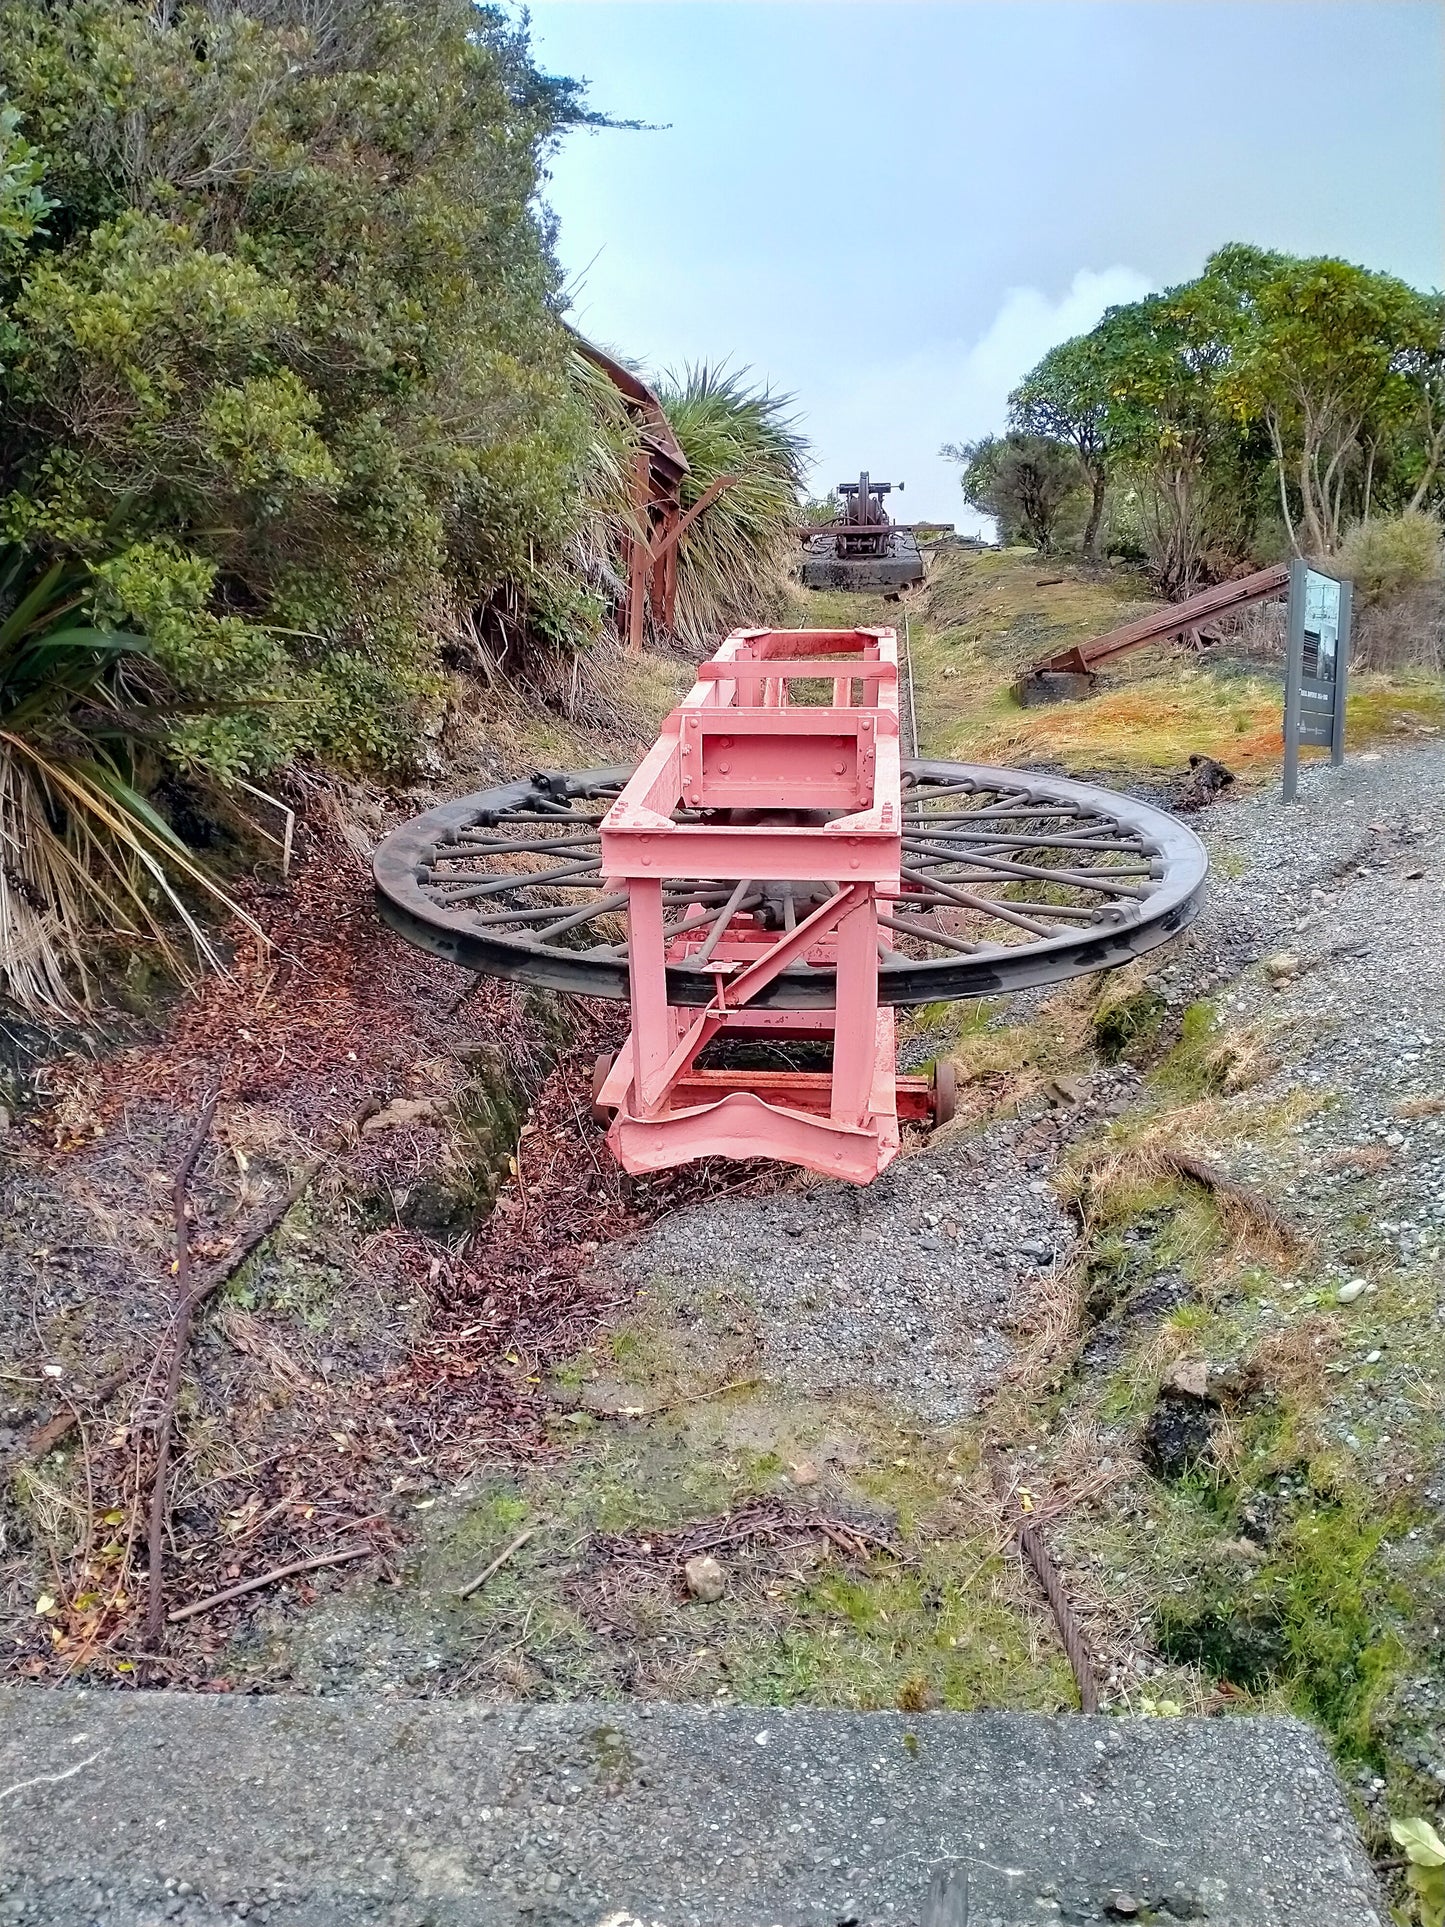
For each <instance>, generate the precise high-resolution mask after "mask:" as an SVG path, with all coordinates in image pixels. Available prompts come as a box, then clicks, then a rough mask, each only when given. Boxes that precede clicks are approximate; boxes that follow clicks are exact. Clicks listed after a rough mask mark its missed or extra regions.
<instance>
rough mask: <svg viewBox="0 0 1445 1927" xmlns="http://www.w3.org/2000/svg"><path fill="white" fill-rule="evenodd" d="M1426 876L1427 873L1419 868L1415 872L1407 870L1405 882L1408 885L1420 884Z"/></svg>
mask: <svg viewBox="0 0 1445 1927" xmlns="http://www.w3.org/2000/svg"><path fill="white" fill-rule="evenodd" d="M1424 874H1425V872H1424V871H1423V870H1421V869H1419V868H1416V869H1414V870H1407V871H1406V872H1405V881H1406V882H1407V883H1418V882H1419V881H1420V879H1421V877H1422V876H1424Z"/></svg>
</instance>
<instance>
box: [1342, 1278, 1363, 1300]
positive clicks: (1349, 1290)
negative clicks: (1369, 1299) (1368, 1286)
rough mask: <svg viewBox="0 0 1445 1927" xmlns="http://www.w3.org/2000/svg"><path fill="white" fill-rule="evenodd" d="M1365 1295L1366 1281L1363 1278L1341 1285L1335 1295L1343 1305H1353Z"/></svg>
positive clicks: (1353, 1279) (1352, 1279)
mask: <svg viewBox="0 0 1445 1927" xmlns="http://www.w3.org/2000/svg"><path fill="white" fill-rule="evenodd" d="M1364 1295H1365V1281H1364V1279H1363V1278H1351V1280H1350V1282H1349V1283H1348V1284H1347V1285H1341V1286H1340V1288H1339V1290H1338V1291H1337V1292H1336V1293H1335V1297H1336V1298H1337V1299H1338V1300H1339V1302H1340V1303H1341V1304H1342V1305H1353V1304H1354V1302H1355V1300H1356V1299H1357V1298H1363V1297H1364Z"/></svg>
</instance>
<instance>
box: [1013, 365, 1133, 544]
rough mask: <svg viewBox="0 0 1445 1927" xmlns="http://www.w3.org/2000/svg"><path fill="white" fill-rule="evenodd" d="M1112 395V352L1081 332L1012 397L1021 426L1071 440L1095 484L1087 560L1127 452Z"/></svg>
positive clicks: (1015, 422)
mask: <svg viewBox="0 0 1445 1927" xmlns="http://www.w3.org/2000/svg"><path fill="white" fill-rule="evenodd" d="M1111 400H1112V389H1111V383H1110V370H1109V357H1108V354H1107V351H1106V347H1105V343H1104V341H1103V339H1102V338H1101V337H1099V336H1097V335H1080V336H1078V337H1077V338H1076V339H1075V340H1073V341H1065V342H1061V343H1060V344H1059V346H1058V347H1057V348H1051V349H1050V350H1049V352H1048V353H1047V354H1046V355H1045V356H1044V358H1043V360H1042V361H1041V362H1040V363H1039V364H1038V366H1037V367H1036V368H1035V369H1034V371H1033V373H1032V374H1030V375H1029V376H1028V377H1027V379H1026V380H1025V381H1023V382H1021V383H1020V385H1019V386H1018V387H1017V388H1016V389H1015V390H1014V392H1013V393H1012V394H1011V395H1010V396H1009V419H1010V421H1011V423H1012V424H1013V426H1014V427H1015V428H1016V429H1019V430H1021V431H1022V432H1024V433H1026V434H1030V435H1035V436H1040V435H1041V436H1047V437H1050V438H1051V439H1053V440H1054V441H1057V442H1070V443H1072V445H1073V447H1074V450H1075V453H1076V454H1077V455H1078V458H1079V466H1080V467H1081V468H1082V470H1083V472H1084V476H1085V478H1086V479H1087V481H1088V484H1089V519H1088V522H1087V524H1086V525H1085V528H1084V534H1083V542H1082V548H1083V553H1084V557H1085V559H1086V560H1087V561H1092V560H1093V559H1094V557H1095V554H1096V552H1097V546H1098V539H1099V526H1100V523H1101V522H1102V520H1103V515H1104V497H1105V491H1106V489H1107V487H1108V482H1109V473H1110V469H1111V466H1112V465H1113V463H1114V461H1115V460H1116V459H1117V457H1118V455H1119V453H1120V452H1121V436H1120V431H1119V425H1118V422H1117V420H1116V418H1115V416H1114V413H1113V411H1112V409H1111V405H1110V404H1111Z"/></svg>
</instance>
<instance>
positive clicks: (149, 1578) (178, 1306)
mask: <svg viewBox="0 0 1445 1927" xmlns="http://www.w3.org/2000/svg"><path fill="white" fill-rule="evenodd" d="M219 1102H220V1093H219V1092H218V1091H212V1093H211V1095H210V1096H209V1097H208V1098H207V1099H206V1101H205V1103H204V1104H203V1105H202V1107H201V1115H200V1118H199V1120H198V1121H197V1124H196V1128H195V1131H194V1132H193V1133H192V1136H191V1141H190V1143H189V1144H188V1145H187V1147H186V1154H185V1156H184V1157H183V1158H182V1160H181V1164H180V1169H179V1170H178V1171H177V1172H176V1177H175V1183H174V1184H173V1185H172V1187H171V1207H172V1210H173V1211H174V1213H175V1222H176V1262H175V1287H174V1289H173V1291H172V1294H171V1299H172V1305H173V1315H172V1318H171V1325H170V1339H171V1358H170V1367H169V1369H168V1371H167V1373H166V1387H165V1393H164V1395H163V1397H162V1399H161V1412H160V1418H159V1420H158V1421H157V1424H156V1465H155V1477H154V1483H153V1484H152V1486H151V1504H150V1524H149V1528H148V1537H147V1550H148V1558H149V1562H150V1563H149V1566H148V1568H147V1571H146V1616H145V1628H144V1631H143V1632H142V1635H141V1644H142V1645H143V1646H146V1647H150V1646H155V1645H156V1644H158V1642H159V1640H160V1636H161V1625H162V1620H163V1617H164V1613H165V1598H164V1593H163V1582H162V1577H161V1558H162V1552H163V1548H164V1543H165V1531H166V1509H167V1508H166V1501H167V1496H168V1494H169V1491H170V1476H171V1434H172V1432H173V1431H174V1430H175V1419H176V1401H177V1399H178V1398H179V1397H180V1393H181V1377H182V1374H183V1373H184V1371H185V1366H186V1356H187V1353H188V1352H189V1351H190V1345H191V1327H192V1325H193V1323H194V1322H195V1311H196V1296H197V1294H195V1293H194V1292H193V1291H192V1289H191V1238H190V1232H189V1231H188V1229H187V1227H186V1202H187V1194H188V1192H189V1190H190V1183H191V1174H192V1173H193V1172H194V1170H195V1168H196V1160H197V1159H198V1158H199V1157H200V1155H201V1151H202V1149H203V1147H204V1145H205V1142H206V1139H207V1138H208V1137H209V1136H210V1132H211V1125H212V1123H213V1121H214V1119H215V1115H216V1106H217V1104H218V1103H219Z"/></svg>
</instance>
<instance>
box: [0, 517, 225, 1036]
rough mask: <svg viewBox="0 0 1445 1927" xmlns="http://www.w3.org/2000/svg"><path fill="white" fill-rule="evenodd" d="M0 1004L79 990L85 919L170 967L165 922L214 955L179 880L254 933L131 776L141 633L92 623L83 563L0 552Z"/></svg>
mask: <svg viewBox="0 0 1445 1927" xmlns="http://www.w3.org/2000/svg"><path fill="white" fill-rule="evenodd" d="M0 611H3V612H4V613H3V614H0V999H5V1000H8V1001H9V1002H10V1003H11V1004H12V1005H15V1006H17V1007H18V1008H19V1009H20V1010H22V1011H24V1012H26V1013H28V1014H30V1015H42V1014H50V1015H52V1016H53V1015H64V1016H68V1015H73V1014H75V1013H76V1012H77V1011H78V1010H79V1009H81V1008H82V1007H83V1006H84V1005H86V1004H87V1003H88V1002H90V1001H91V997H92V994H93V991H94V974H93V965H92V963H91V962H90V961H89V958H88V949H89V946H88V944H87V941H86V940H87V938H88V937H89V935H90V934H91V933H92V932H93V930H94V929H95V928H96V927H97V926H102V927H104V928H105V929H107V930H108V931H109V932H110V933H112V934H116V935H120V936H123V937H129V938H132V939H139V940H142V941H145V942H147V943H149V944H150V945H151V946H152V947H153V948H154V949H155V950H156V951H158V952H159V953H160V954H161V955H162V956H163V957H164V958H165V959H166V960H167V962H168V963H169V964H170V965H171V966H172V967H173V968H175V969H177V971H178V973H179V974H181V975H183V976H184V975H186V974H187V971H188V963H187V959H186V957H185V956H184V954H183V953H182V951H181V950H180V949H178V947H177V946H176V944H175V941H174V938H175V933H176V930H177V928H178V927H179V928H180V929H181V930H183V931H184V932H185V933H186V935H187V937H188V938H189V940H190V945H191V947H192V948H193V950H194V953H195V957H196V958H197V959H198V960H199V962H200V964H201V965H202V966H211V967H216V966H217V965H218V959H217V957H216V954H215V951H214V949H213V948H212V946H211V944H210V942H209V940H208V939H207V937H206V934H205V931H204V930H203V929H202V927H201V925H200V924H199V923H198V922H197V920H196V918H195V916H194V915H193V914H192V912H191V910H190V909H189V908H188V907H187V905H186V903H185V902H184V901H183V899H182V897H181V895H180V890H181V888H182V887H183V886H185V885H190V886H191V887H192V888H193V889H195V890H197V891H199V892H200V893H201V894H202V895H204V896H207V897H209V898H210V899H211V901H212V902H213V903H215V904H216V905H217V906H219V907H220V908H222V909H224V910H225V911H227V912H229V913H230V914H232V915H234V916H237V917H240V918H241V919H242V921H243V922H245V923H247V924H248V925H249V926H250V928H251V929H252V930H253V931H255V932H256V934H257V935H258V936H259V935H260V931H259V928H258V927H257V926H256V925H255V924H254V923H252V922H251V919H250V918H248V917H246V916H245V914H244V912H242V911H241V910H240V909H239V907H238V906H237V905H236V904H235V903H233V902H232V901H231V899H230V898H229V897H228V896H227V895H226V893H225V891H224V890H222V889H221V887H220V886H219V884H217V883H216V881H215V880H214V879H213V878H212V877H211V876H209V875H208V873H207V872H206V871H205V869H204V868H203V867H202V866H201V865H200V864H199V863H198V862H197V861H196V859H195V858H194V856H192V854H191V852H190V851H189V850H188V849H187V848H186V846H185V844H183V843H182V842H181V841H180V839H179V838H178V837H177V836H176V834H175V832H174V831H173V830H172V829H171V827H170V825H169V824H168V823H167V822H166V821H165V820H164V818H163V817H161V816H159V815H158V814H157V812H156V811H155V810H154V809H153V808H152V807H151V805H150V804H149V803H148V802H147V801H146V799H145V797H144V796H143V795H142V794H141V793H140V791H139V790H138V789H137V788H136V786H135V783H134V781H133V769H132V757H133V752H134V751H135V749H136V748H137V747H138V745H139V744H140V743H141V742H142V741H143V740H144V739H145V737H146V736H147V735H148V734H158V733H159V732H160V731H161V730H162V729H163V727H164V706H163V699H162V698H161V695H160V680H159V677H158V675H157V674H156V672H155V669H154V665H153V664H152V663H151V661H150V649H149V645H148V643H147V641H146V639H145V638H144V637H143V636H138V635H133V634H129V633H126V632H123V631H118V630H113V629H107V628H105V627H103V626H101V625H100V624H99V623H98V622H97V621H96V620H95V618H94V615H93V611H92V609H91V596H90V587H89V579H88V575H87V572H86V571H85V570H84V569H83V568H81V567H79V566H74V565H68V564H65V563H61V562H55V563H52V564H51V565H50V566H49V567H45V568H40V567H37V565H36V564H35V562H34V561H33V559H32V558H31V557H30V556H29V555H28V554H27V553H26V551H25V550H24V549H23V548H21V547H19V546H11V547H10V548H8V549H0Z"/></svg>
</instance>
